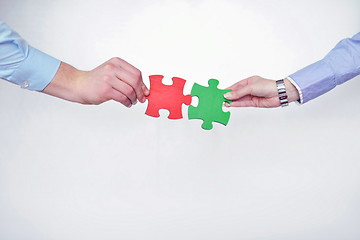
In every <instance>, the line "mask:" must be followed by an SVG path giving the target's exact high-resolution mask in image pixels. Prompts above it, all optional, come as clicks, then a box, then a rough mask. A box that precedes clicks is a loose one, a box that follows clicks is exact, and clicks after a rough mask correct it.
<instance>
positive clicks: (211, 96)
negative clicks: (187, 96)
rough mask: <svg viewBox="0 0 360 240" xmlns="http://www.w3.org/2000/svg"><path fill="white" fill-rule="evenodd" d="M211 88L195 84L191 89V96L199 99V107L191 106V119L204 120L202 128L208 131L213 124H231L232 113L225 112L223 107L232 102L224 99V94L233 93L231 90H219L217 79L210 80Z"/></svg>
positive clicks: (189, 114) (189, 115)
mask: <svg viewBox="0 0 360 240" xmlns="http://www.w3.org/2000/svg"><path fill="white" fill-rule="evenodd" d="M208 83H209V87H204V86H201V85H199V84H197V83H194V85H193V87H192V89H191V95H192V96H196V97H198V98H199V104H198V106H197V107H194V106H192V105H190V106H189V110H188V117H189V119H202V120H204V122H203V124H202V125H201V127H202V128H203V129H206V130H210V129H212V128H213V125H212V122H218V123H221V124H224V125H225V126H226V124H227V123H228V122H229V118H230V112H223V110H222V106H223V103H224V102H229V103H230V102H231V101H230V100H227V99H226V98H224V94H225V93H227V92H231V90H230V89H227V90H222V89H218V88H217V86H218V85H219V81H218V80H216V79H210V80H209V82H208Z"/></svg>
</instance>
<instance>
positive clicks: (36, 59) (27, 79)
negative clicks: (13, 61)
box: [9, 46, 60, 91]
mask: <svg viewBox="0 0 360 240" xmlns="http://www.w3.org/2000/svg"><path fill="white" fill-rule="evenodd" d="M59 66H60V60H58V59H56V58H53V57H51V56H49V55H47V54H46V53H43V52H41V51H39V50H37V49H36V48H33V47H31V46H29V52H28V56H27V58H25V59H24V61H23V62H22V63H21V64H20V66H19V68H18V69H17V70H16V71H15V72H14V73H13V74H12V76H11V77H10V79H9V81H11V82H13V83H15V84H17V85H20V86H21V87H22V88H26V89H29V90H34V91H42V90H43V89H44V88H45V87H46V86H47V85H48V84H49V83H50V82H51V80H52V79H53V78H54V76H55V74H56V72H57V71H58V69H59Z"/></svg>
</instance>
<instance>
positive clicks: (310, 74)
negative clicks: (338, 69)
mask: <svg viewBox="0 0 360 240" xmlns="http://www.w3.org/2000/svg"><path fill="white" fill-rule="evenodd" d="M289 79H291V80H293V82H294V83H296V84H295V86H297V88H300V89H301V99H300V103H306V102H308V101H310V100H311V99H314V98H316V97H318V96H320V95H322V94H324V93H326V92H328V91H330V90H331V89H333V88H335V87H336V82H335V78H334V72H333V70H332V68H331V66H330V65H329V64H328V63H327V62H325V61H324V60H320V61H318V62H315V63H313V64H311V65H309V66H307V67H305V68H303V69H301V70H299V71H297V72H295V73H294V74H291V75H290V76H289ZM299 93H300V92H299Z"/></svg>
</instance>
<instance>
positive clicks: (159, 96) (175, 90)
mask: <svg viewBox="0 0 360 240" xmlns="http://www.w3.org/2000/svg"><path fill="white" fill-rule="evenodd" d="M163 78H164V76H162V75H152V76H150V95H149V96H148V97H147V99H148V102H149V103H148V107H147V109H146V112H145V114H147V115H149V116H152V117H160V114H159V110H160V109H167V110H169V112H170V114H169V116H168V118H169V119H180V118H182V117H183V116H182V104H183V103H184V104H186V105H190V104H191V95H186V96H185V95H184V94H183V90H184V86H185V82H186V80H184V79H182V78H178V77H173V78H172V80H173V84H172V85H164V84H163V83H162V79H163Z"/></svg>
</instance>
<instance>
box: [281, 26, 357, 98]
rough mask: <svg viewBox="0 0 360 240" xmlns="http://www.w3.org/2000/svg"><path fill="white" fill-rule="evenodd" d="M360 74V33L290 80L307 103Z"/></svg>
mask: <svg viewBox="0 0 360 240" xmlns="http://www.w3.org/2000/svg"><path fill="white" fill-rule="evenodd" d="M359 74H360V33H357V34H355V35H354V36H353V37H352V38H346V39H343V40H342V41H340V42H339V43H338V44H337V45H336V46H335V48H334V49H332V50H331V51H330V52H329V53H328V54H327V55H326V56H325V57H324V58H323V59H322V60H320V61H318V62H315V63H313V64H311V65H309V66H307V67H305V68H303V69H301V70H299V71H297V72H295V73H294V74H291V75H290V76H289V77H288V79H289V80H290V81H291V82H292V83H293V84H294V85H295V86H296V88H297V89H298V91H299V93H300V103H306V102H308V101H310V100H312V99H314V98H316V97H318V96H320V95H322V94H324V93H326V92H328V91H330V90H331V89H333V88H335V87H336V86H337V85H340V84H342V83H344V82H346V81H348V80H350V79H352V78H354V77H356V76H357V75H359Z"/></svg>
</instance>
